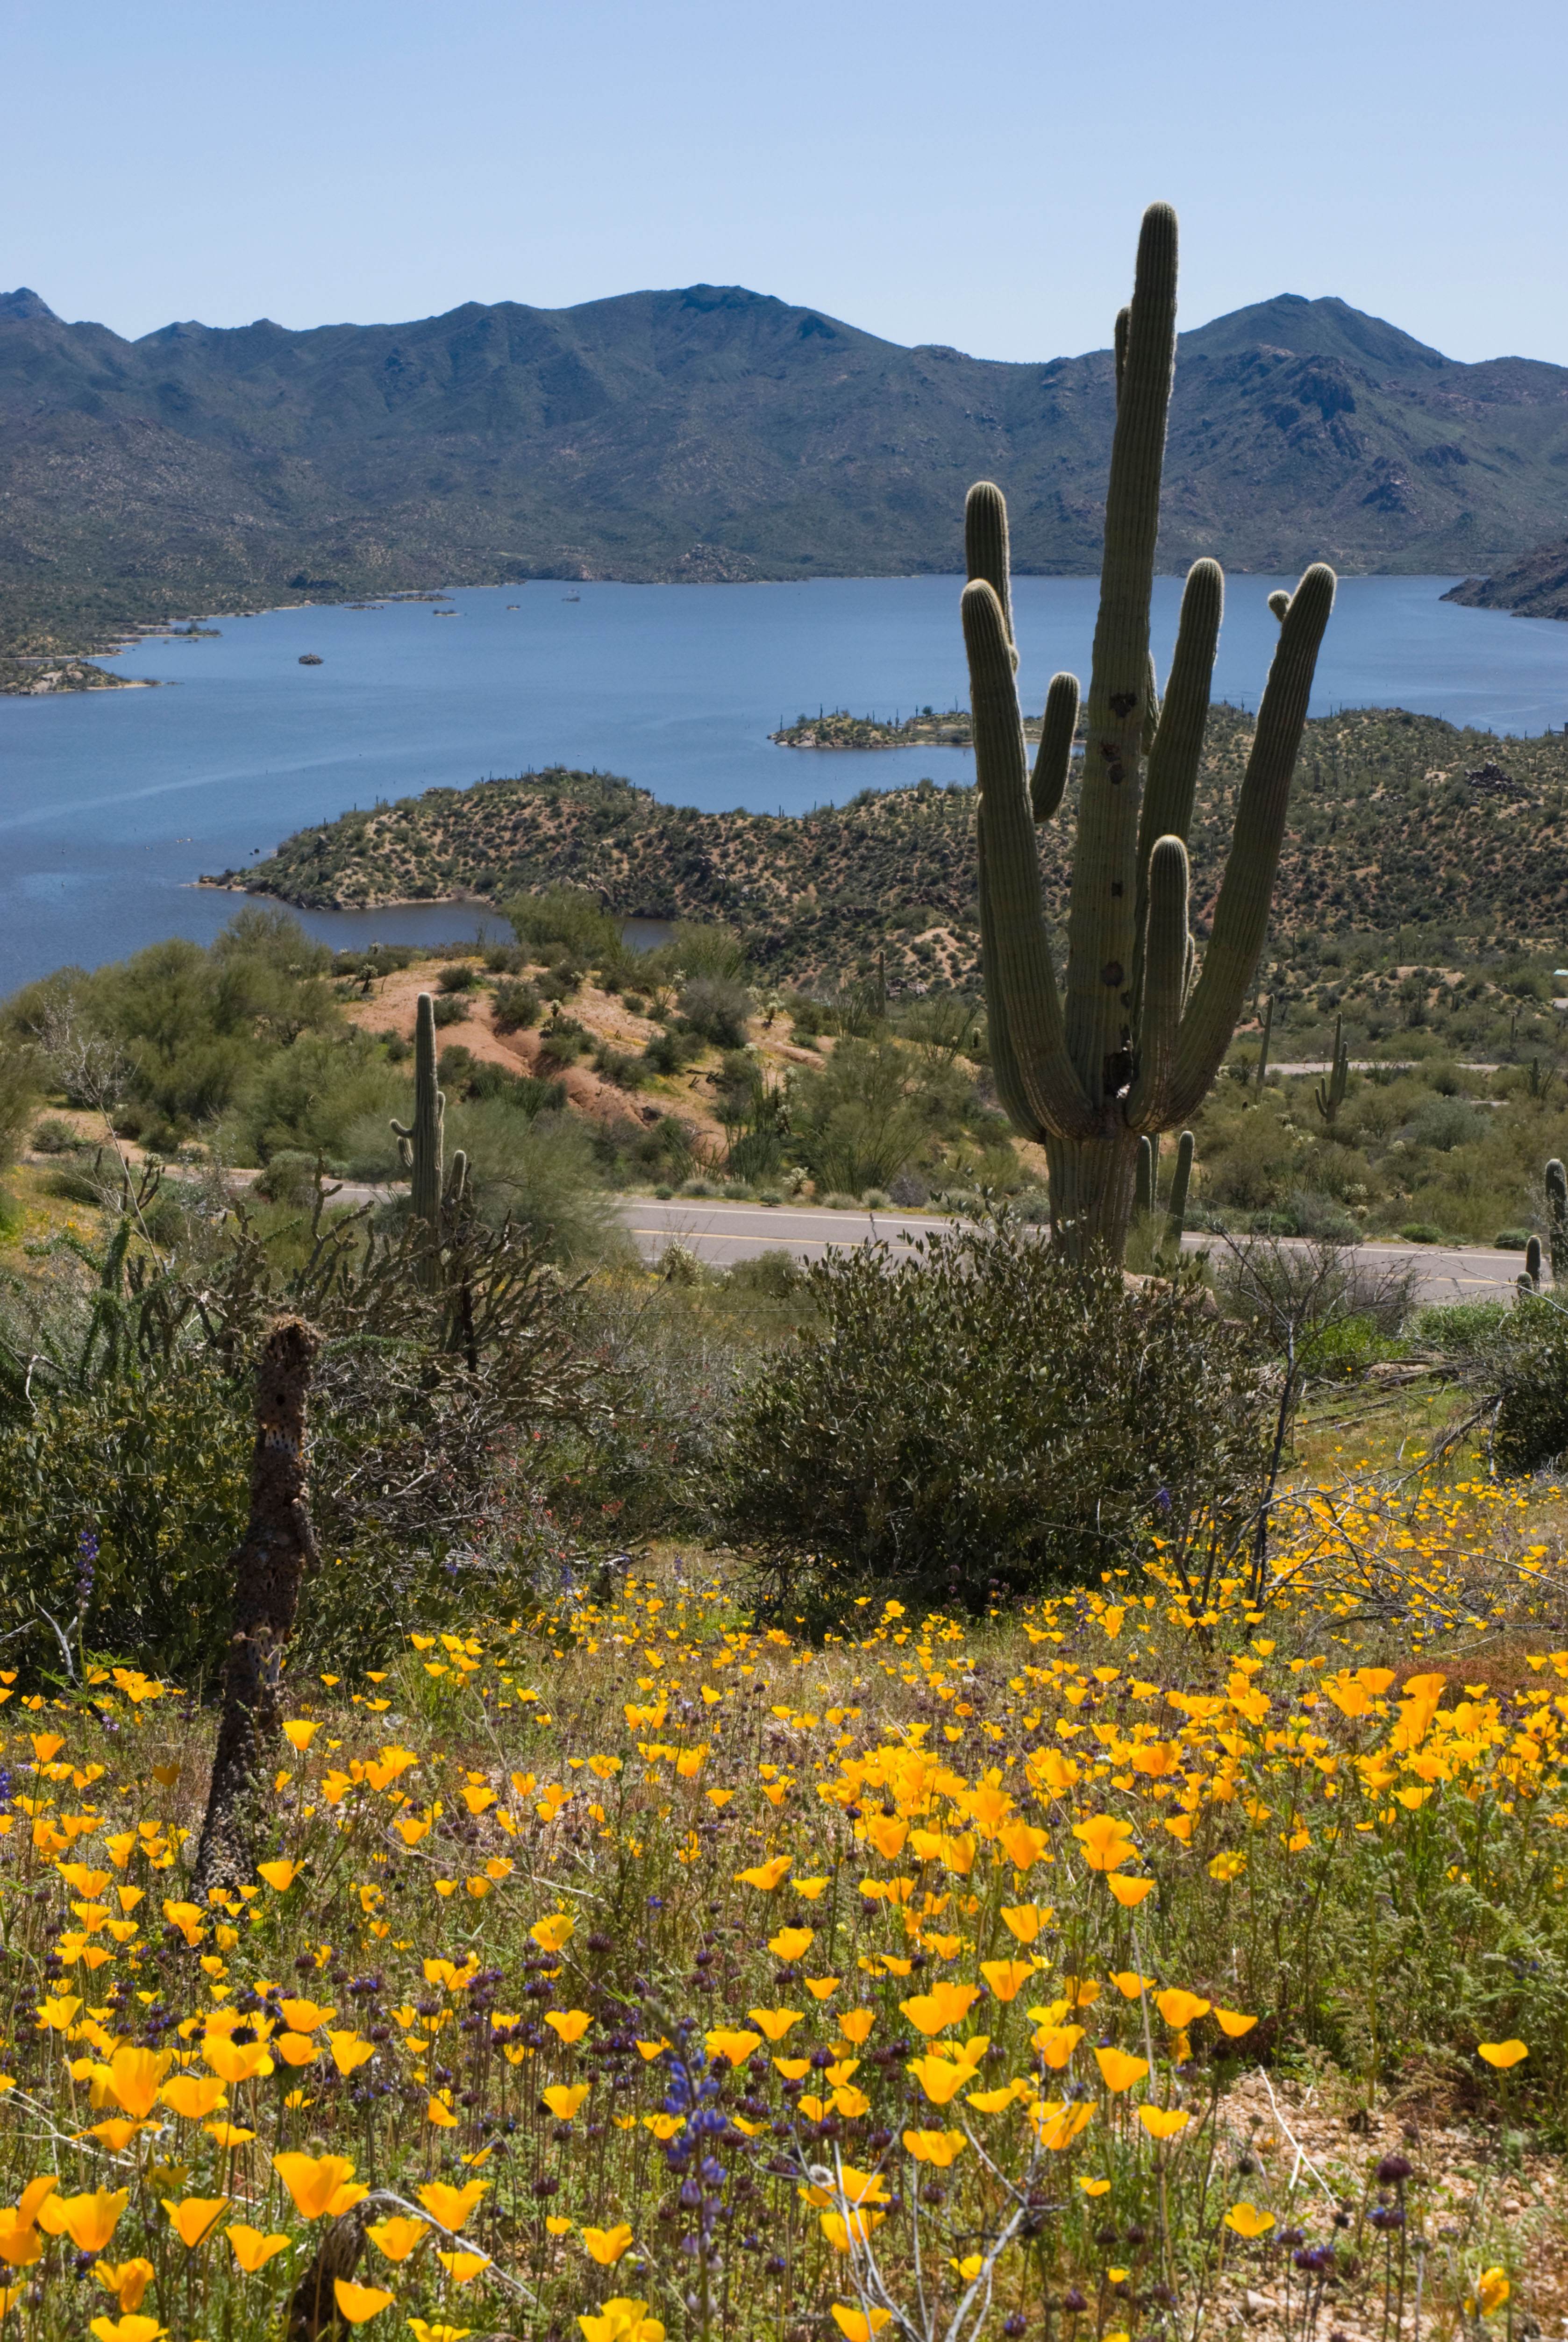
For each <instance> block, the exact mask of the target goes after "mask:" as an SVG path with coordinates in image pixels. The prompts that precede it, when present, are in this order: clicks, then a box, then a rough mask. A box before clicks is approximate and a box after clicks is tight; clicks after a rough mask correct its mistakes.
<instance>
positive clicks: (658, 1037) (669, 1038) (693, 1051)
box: [643, 1032, 705, 1074]
mask: <svg viewBox="0 0 1568 2342" xmlns="http://www.w3.org/2000/svg"><path fill="white" fill-rule="evenodd" d="M704 1046H705V1045H704V1040H703V1036H702V1035H701V1034H700V1033H675V1032H669V1033H655V1034H654V1036H653V1039H652V1040H651V1041H650V1042H649V1043H648V1046H647V1047H646V1048H645V1049H644V1052H643V1062H644V1065H645V1066H647V1067H648V1069H649V1070H650V1072H652V1073H655V1074H678V1073H680V1072H682V1071H683V1070H684V1067H686V1066H689V1065H690V1064H691V1062H692V1059H693V1058H694V1057H700V1056H702V1054H703V1050H704Z"/></svg>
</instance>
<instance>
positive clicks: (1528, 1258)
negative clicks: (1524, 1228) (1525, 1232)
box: [1513, 1236, 1541, 1293]
mask: <svg viewBox="0 0 1568 2342" xmlns="http://www.w3.org/2000/svg"><path fill="white" fill-rule="evenodd" d="M1513 1282H1514V1283H1515V1285H1517V1286H1518V1287H1519V1290H1520V1292H1521V1293H1539V1292H1540V1290H1541V1239H1540V1237H1539V1236H1532V1237H1531V1239H1530V1241H1529V1243H1528V1244H1527V1245H1526V1246H1525V1247H1524V1273H1523V1276H1516V1277H1515V1278H1514V1280H1513Z"/></svg>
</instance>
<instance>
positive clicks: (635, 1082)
mask: <svg viewBox="0 0 1568 2342" xmlns="http://www.w3.org/2000/svg"><path fill="white" fill-rule="evenodd" d="M594 1072H595V1073H596V1074H597V1075H598V1076H599V1077H600V1079H601V1080H603V1081H606V1082H614V1085H615V1086H616V1088H617V1089H623V1090H639V1089H641V1088H642V1086H643V1084H644V1081H645V1080H646V1079H647V1067H646V1066H645V1064H644V1061H643V1059H642V1058H641V1057H634V1056H630V1055H628V1053H627V1052H626V1051H625V1050H624V1049H617V1048H614V1046H612V1045H611V1044H610V1043H609V1042H608V1041H601V1042H600V1044H599V1046H598V1047H597V1048H596V1049H595V1050H594Z"/></svg>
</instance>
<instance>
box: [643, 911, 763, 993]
mask: <svg viewBox="0 0 1568 2342" xmlns="http://www.w3.org/2000/svg"><path fill="white" fill-rule="evenodd" d="M640 965H641V966H644V967H646V968H647V969H649V970H650V971H651V972H654V973H658V974H665V975H673V974H674V972H675V971H676V970H677V969H678V970H679V971H680V973H681V974H682V975H683V976H685V977H686V978H687V979H688V980H691V979H694V978H696V977H698V976H712V977H716V978H717V979H718V980H719V981H720V982H722V983H725V984H740V983H742V982H744V977H745V974H746V947H745V945H744V943H743V942H742V940H741V938H740V936H737V935H736V933H735V931H734V928H733V927H726V926H719V925H717V924H716V923H712V922H709V921H707V920H705V919H677V920H676V922H675V929H674V935H672V936H671V937H670V940H669V942H668V943H667V944H663V945H661V946H659V948H658V950H657V951H653V952H649V953H647V954H646V955H645V956H644V959H643V961H642V962H641V963H640Z"/></svg>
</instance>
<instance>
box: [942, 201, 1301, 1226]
mask: <svg viewBox="0 0 1568 2342" xmlns="http://www.w3.org/2000/svg"><path fill="white" fill-rule="evenodd" d="M1175 320H1176V219H1175V214H1174V212H1173V211H1172V210H1171V209H1170V207H1169V205H1164V204H1154V205H1151V206H1150V208H1149V210H1148V211H1147V212H1145V214H1144V225H1143V231H1142V234H1141V235H1140V238H1139V244H1138V264H1137V272H1136V277H1135V282H1134V292H1133V300H1132V305H1131V307H1130V308H1129V309H1128V310H1126V311H1124V315H1123V318H1121V319H1119V320H1118V322H1117V333H1116V345H1117V397H1116V428H1115V436H1114V443H1113V446H1112V454H1111V478H1110V485H1109V490H1108V493H1107V495H1106V500H1105V551H1104V565H1103V568H1102V572H1101V581H1100V611H1099V617H1098V619H1097V621H1096V624H1095V628H1094V664H1093V666H1092V669H1091V674H1090V682H1089V696H1088V703H1087V709H1086V722H1087V740H1086V745H1085V748H1084V777H1083V786H1082V790H1081V795H1080V802H1079V812H1078V834H1077V841H1076V845H1075V846H1074V851H1073V856H1072V860H1073V885H1072V892H1071V896H1070V897H1069V906H1068V917H1067V962H1066V983H1065V989H1064V995H1063V994H1062V993H1060V992H1059V991H1058V989H1057V983H1056V974H1055V969H1054V965H1053V959H1052V946H1051V937H1050V936H1049V934H1048V932H1047V929H1046V925H1045V918H1044V908H1043V906H1042V902H1041V893H1040V857H1039V849H1038V847H1037V845H1036V842H1035V836H1034V826H1035V823H1036V822H1037V821H1038V822H1040V823H1041V824H1044V823H1046V822H1049V821H1050V820H1052V819H1053V818H1054V816H1055V814H1056V812H1057V810H1058V808H1059V807H1060V805H1061V803H1062V798H1063V796H1064V791H1065V788H1066V784H1067V777H1068V768H1069V759H1070V756H1071V752H1072V743H1073V736H1074V722H1073V720H1072V716H1075V714H1076V706H1077V699H1078V690H1077V686H1076V684H1075V683H1074V680H1073V678H1072V677H1071V676H1057V677H1056V678H1055V679H1054V682H1053V683H1052V686H1051V689H1050V694H1049V696H1048V698H1047V702H1046V722H1045V725H1044V728H1043V731H1042V734H1041V740H1040V748H1039V752H1038V756H1037V758H1036V763H1035V767H1034V775H1033V778H1031V776H1030V773H1029V770H1028V766H1027V762H1026V759H1025V756H1024V726H1023V719H1022V715H1021V711H1020V706H1019V699H1018V689H1017V683H1016V680H1015V675H1016V667H1017V652H1016V649H1015V647H1014V637H1013V618H1012V604H1011V596H1010V593H1009V587H1008V561H1007V513H1006V506H1005V505H1004V502H1003V498H1002V494H1001V491H1000V490H999V489H998V488H996V487H994V485H992V484H991V482H990V481H981V482H980V483H979V484H978V485H976V486H974V488H972V489H971V490H970V492H969V502H968V506H967V510H966V514H965V536H966V547H967V554H968V569H969V581H970V582H969V584H968V585H967V586H966V587H965V588H964V604H963V614H964V643H965V646H966V648H967V651H968V655H969V677H970V705H971V707H972V710H973V716H974V748H975V763H976V766H977V771H978V776H979V782H980V809H979V823H978V836H979V853H980V921H981V940H982V948H983V951H984V964H985V988H986V1000H987V1006H988V1011H989V1018H990V1036H991V1048H992V1060H993V1064H994V1067H995V1072H996V1079H997V1086H998V1089H999V1091H1000V1093H1001V1096H1002V1102H1003V1104H1004V1106H1005V1107H1006V1110H1007V1113H1008V1116H1009V1117H1010V1118H1011V1120H1012V1122H1013V1124H1014V1127H1015V1128H1016V1129H1018V1130H1020V1131H1022V1132H1023V1133H1024V1135H1025V1136H1027V1137H1030V1138H1034V1139H1036V1140H1041V1141H1043V1142H1044V1146H1045V1149H1046V1156H1047V1160H1048V1163H1049V1166H1050V1176H1051V1213H1052V1225H1053V1229H1054V1236H1055V1238H1056V1241H1057V1242H1058V1243H1059V1244H1061V1245H1063V1246H1064V1247H1066V1248H1067V1249H1068V1250H1069V1251H1071V1252H1073V1253H1074V1254H1078V1253H1082V1252H1085V1251H1087V1250H1088V1249H1090V1248H1092V1247H1094V1246H1104V1247H1105V1248H1106V1249H1107V1250H1109V1251H1110V1252H1112V1253H1113V1254H1114V1256H1116V1257H1117V1258H1120V1256H1121V1253H1122V1249H1123V1246H1124V1242H1125V1238H1126V1233H1127V1224H1128V1220H1129V1217H1130V1215H1131V1213H1132V1209H1133V1197H1134V1182H1135V1179H1136V1175H1137V1162H1138V1142H1139V1139H1140V1138H1141V1137H1144V1136H1150V1135H1153V1134H1154V1133H1156V1132H1159V1131H1163V1130H1170V1129H1173V1128H1174V1127H1175V1126H1177V1125H1178V1124H1180V1123H1182V1122H1184V1121H1185V1120H1186V1119H1187V1118H1188V1117H1189V1116H1191V1115H1192V1114H1193V1112H1194V1111H1195V1109H1196V1108H1197V1106H1199V1104H1200V1103H1201V1101H1202V1099H1203V1096H1204V1095H1205V1093H1206V1092H1207V1090H1208V1088H1209V1086H1210V1085H1211V1083H1212V1082H1213V1078H1214V1076H1215V1074H1216V1072H1217V1071H1218V1069H1219V1066H1220V1065H1221V1063H1222V1061H1223V1057H1224V1054H1225V1050H1226V1048H1227V1047H1228V1046H1229V1044H1230V1040H1231V1036H1232V1035H1233V1032H1234V1030H1235V1025H1236V1018H1237V1016H1238V1014H1239V1012H1240V1010H1241V1006H1242V1003H1243V998H1244V997H1245V995H1246V992H1247V988H1248V986H1250V984H1251V983H1252V980H1253V975H1254V973H1255V970H1256V967H1257V963H1258V958H1259V956H1260V954H1261V952H1262V949H1263V937H1264V935H1265V933H1266V931H1267V927H1268V917H1269V906H1270V902H1271V899H1272V896H1273V883H1274V873H1275V869H1276V866H1277V865H1278V861H1279V850H1280V841H1281V838H1282V836H1283V831H1284V822H1285V812H1286V807H1287V806H1288V803H1289V798H1290V787H1291V778H1292V775H1293V772H1294V769H1295V760H1296V752H1297V749H1298V748H1299V746H1300V745H1301V734H1302V726H1303V723H1304V722H1305V720H1306V711H1307V702H1308V698H1309V696H1310V695H1311V691H1312V680H1313V669H1314V667H1315V666H1316V662H1317V653H1318V646H1319V645H1320V644H1321V642H1322V640H1323V628H1324V627H1325V626H1326V625H1327V623H1328V616H1329V612H1330V610H1331V609H1332V607H1333V592H1334V576H1333V571H1332V570H1331V569H1328V568H1325V567H1323V565H1321V564H1316V563H1314V564H1313V566H1312V567H1311V568H1310V569H1308V570H1307V572H1306V574H1305V575H1304V576H1303V578H1302V581H1301V583H1300V585H1299V586H1297V587H1296V590H1295V592H1294V593H1293V595H1292V596H1290V597H1289V601H1288V604H1287V605H1286V606H1285V607H1284V609H1283V612H1282V613H1280V636H1279V643H1278V646H1277V647H1276V649H1275V652H1274V657H1273V666H1272V667H1271V669H1270V672H1269V679H1268V686H1267V688H1266V690H1265V691H1264V694H1263V704H1262V706H1261V707H1260V708H1259V711H1258V718H1257V726H1256V731H1255V733H1254V736H1253V746H1252V753H1251V756H1249V758H1248V762H1247V770H1246V776H1245V778H1244V780H1243V784H1242V790H1241V796H1240V800H1239V803H1238V805H1237V808H1236V820H1235V830H1234V835H1233V841H1232V846H1231V855H1230V860H1229V863H1228V865H1227V866H1226V870H1225V875H1224V879H1223V884H1222V886H1221V888H1220V894H1219V900H1218V903H1217V906H1216V908H1215V912H1214V920H1213V933H1212V935H1211V936H1210V939H1209V942H1208V945H1207V947H1206V948H1205V950H1204V952H1203V961H1202V967H1201V971H1199V970H1198V969H1197V967H1196V965H1195V962H1196V955H1195V951H1194V946H1193V937H1192V936H1191V933H1190V931H1189V928H1188V923H1187V920H1188V911H1187V906H1188V871H1187V836H1188V833H1189V830H1190V829H1191V826H1192V819H1193V800H1194V797H1195V796H1196V790H1197V779H1198V766H1199V763H1200V760H1201V757H1202V755H1203V726H1204V723H1205V720H1206V718H1207V715H1208V705H1209V683H1210V677H1211V675H1212V672H1213V660H1214V649H1215V645H1216V643H1217V641H1218V638H1219V629H1220V614H1221V607H1222V603H1223V577H1222V575H1221V573H1220V570H1219V567H1218V565H1216V564H1215V563H1214V562H1213V561H1198V562H1195V563H1194V564H1193V567H1192V569H1191V570H1190V571H1189V573H1188V575H1187V582H1186V587H1185V590H1184V592H1183V597H1182V614H1181V622H1180V626H1179V629H1178V632H1177V636H1176V648H1175V656H1174V662H1173V665H1172V668H1171V675H1170V679H1169V683H1168V686H1167V689H1166V693H1165V700H1164V706H1163V707H1162V706H1160V705H1159V704H1158V701H1157V696H1156V693H1155V688H1154V674H1153V668H1152V666H1151V661H1150V652H1149V601H1150V596H1151V592H1152V590H1153V584H1154V541H1155V536H1156V534H1157V531H1158V526H1159V515H1160V473H1161V466H1162V463H1163V461H1164V445H1165V415H1166V409H1167V407H1168V405H1169V403H1170V395H1171V370H1172V365H1173V361H1174V350H1175ZM1069 709H1071V711H1072V716H1070V715H1069Z"/></svg>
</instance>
